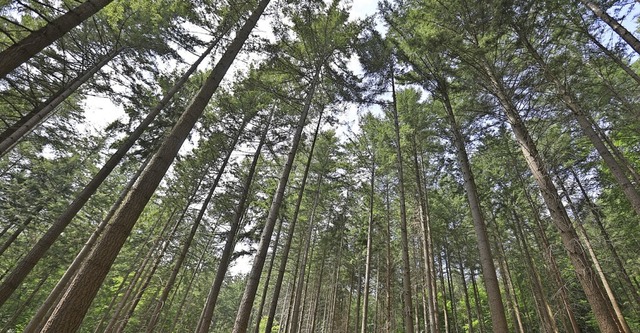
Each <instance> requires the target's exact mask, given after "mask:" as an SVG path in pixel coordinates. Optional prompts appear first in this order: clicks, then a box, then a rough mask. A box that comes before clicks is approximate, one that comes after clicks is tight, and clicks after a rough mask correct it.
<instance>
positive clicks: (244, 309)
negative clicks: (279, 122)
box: [233, 66, 321, 333]
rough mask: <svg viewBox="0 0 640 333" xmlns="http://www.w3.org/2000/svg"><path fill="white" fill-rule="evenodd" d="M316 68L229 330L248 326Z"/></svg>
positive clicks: (314, 83)
mask: <svg viewBox="0 0 640 333" xmlns="http://www.w3.org/2000/svg"><path fill="white" fill-rule="evenodd" d="M320 70H321V66H318V68H316V72H315V73H314V77H313V79H312V81H311V86H310V87H309V91H308V92H307V96H306V97H305V102H304V106H303V108H302V113H301V115H300V118H299V120H298V124H297V127H296V131H295V134H294V135H293V138H292V144H291V149H290V150H289V154H288V156H287V161H286V163H285V165H284V167H283V170H282V174H281V175H280V180H279V181H278V188H277V190H276V193H275V195H274V196H273V201H272V202H271V207H270V208H269V214H268V216H267V221H266V222H265V225H264V228H263V229H262V235H261V236H260V243H259V245H258V253H256V256H255V258H254V260H253V265H252V266H251V271H250V272H249V277H248V280H247V285H246V286H245V290H244V293H243V295H242V300H241V301H240V307H239V309H238V313H237V314H236V320H235V324H234V325H233V333H244V332H246V331H247V328H248V326H249V317H250V316H251V309H252V308H253V301H254V299H255V297H256V292H257V290H258V284H259V283H260V275H261V274H262V268H263V267H264V262H265V261H266V256H267V250H268V249H269V243H271V236H272V234H273V229H274V227H275V223H276V219H277V218H278V212H279V211H280V206H281V205H282V201H283V199H284V192H285V189H286V187H287V183H288V181H289V174H290V173H291V168H292V167H293V161H294V158H295V155H296V152H297V151H298V146H299V145H300V138H301V136H302V130H303V129H304V125H305V123H306V119H307V115H308V114H309V109H310V108H311V101H312V100H313V95H314V92H315V89H316V86H317V84H318V81H319V80H320Z"/></svg>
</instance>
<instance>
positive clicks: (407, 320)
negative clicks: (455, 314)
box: [391, 72, 414, 333]
mask: <svg viewBox="0 0 640 333" xmlns="http://www.w3.org/2000/svg"><path fill="white" fill-rule="evenodd" d="M395 86H396V84H395V73H393V72H392V73H391V98H392V99H393V102H392V106H391V112H392V113H393V124H394V131H395V133H394V135H395V141H396V142H395V143H396V166H397V168H398V192H399V199H400V243H401V246H402V250H401V253H402V268H403V269H402V306H403V313H404V326H405V330H406V332H407V333H413V332H414V327H413V313H412V312H413V301H412V297H411V294H412V293H411V265H410V261H409V241H408V239H407V206H406V203H405V190H404V172H403V161H402V147H401V146H400V144H401V143H400V122H399V120H398V103H397V101H396V88H395Z"/></svg>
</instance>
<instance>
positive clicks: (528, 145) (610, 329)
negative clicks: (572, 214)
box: [484, 64, 618, 333]
mask: <svg viewBox="0 0 640 333" xmlns="http://www.w3.org/2000/svg"><path fill="white" fill-rule="evenodd" d="M484 66H485V68H484V69H485V74H486V76H487V77H488V78H489V79H490V86H491V89H492V92H493V93H494V94H495V96H496V97H497V99H498V101H499V102H500V104H501V105H502V108H503V110H504V112H505V114H506V116H507V120H508V122H509V124H510V125H511V128H512V130H513V132H514V135H515V137H516V140H517V142H518V144H519V145H520V148H521V150H522V153H523V155H524V158H525V160H526V162H527V165H528V166H529V170H531V173H532V175H533V177H534V179H535V180H536V182H537V184H538V186H539V188H540V191H541V193H542V198H543V199H544V202H545V204H546V205H547V208H548V209H549V213H550V215H551V218H552V220H553V222H554V224H555V226H556V228H557V229H558V231H559V233H560V237H561V239H562V243H563V244H564V247H565V250H566V251H567V254H568V255H569V259H570V260H571V262H572V264H573V266H574V270H575V272H576V275H577V277H578V280H579V281H580V284H581V286H582V288H583V289H584V291H585V295H586V297H587V300H588V302H589V304H590V305H591V308H592V310H593V313H594V315H595V317H596V320H597V322H598V326H599V327H600V330H601V331H602V332H603V333H614V332H618V329H617V324H616V322H617V321H616V319H615V316H614V315H613V313H612V312H611V311H610V308H611V304H610V303H608V301H607V299H605V298H604V297H603V295H604V292H603V289H602V285H601V284H600V283H599V281H598V279H597V276H596V274H595V272H594V271H593V268H592V267H591V263H590V262H589V260H588V258H587V256H586V254H585V253H584V251H583V249H582V247H581V246H580V245H579V239H578V235H577V233H576V230H575V229H574V228H573V226H572V225H571V220H570V219H569V216H568V215H567V212H566V210H565V208H564V206H563V205H562V201H561V200H560V196H559V195H558V190H557V189H556V187H555V185H554V184H553V182H552V181H551V178H550V176H549V172H548V171H547V168H546V166H545V165H544V163H543V161H542V157H541V156H540V154H539V153H538V148H537V147H536V145H535V142H534V141H533V138H532V137H531V135H530V134H529V132H528V130H527V128H526V127H525V125H524V123H523V122H522V119H521V118H520V115H519V114H518V111H517V110H516V108H515V106H514V105H513V104H512V101H511V99H510V98H509V97H508V95H507V94H506V90H505V88H504V87H503V85H502V81H501V79H498V78H497V76H496V74H495V73H494V71H493V70H492V69H491V68H490V66H489V65H487V64H484Z"/></svg>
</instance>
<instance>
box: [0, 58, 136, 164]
mask: <svg viewBox="0 0 640 333" xmlns="http://www.w3.org/2000/svg"><path fill="white" fill-rule="evenodd" d="M122 50H124V48H123V47H120V48H118V49H115V50H113V51H111V52H109V53H108V54H106V55H105V56H104V58H102V59H101V60H100V61H99V62H97V63H96V64H94V65H93V66H91V68H89V69H87V70H86V71H85V72H83V73H80V74H79V75H78V76H77V77H76V78H74V79H73V80H71V81H70V82H69V83H67V85H65V86H64V87H62V88H61V89H60V90H59V91H57V92H56V93H55V94H54V95H53V96H51V97H50V98H49V99H47V100H46V101H45V102H44V103H42V104H41V105H40V106H38V107H36V108H35V109H33V110H32V111H31V112H29V113H28V114H26V115H24V116H23V117H21V118H20V119H19V120H18V121H17V122H15V123H14V124H12V125H11V126H9V127H8V128H7V129H5V130H4V131H3V132H2V134H0V157H1V156H4V155H5V154H6V153H7V152H8V151H9V150H11V149H12V148H13V147H14V146H15V145H16V144H17V143H18V142H19V141H20V140H21V139H22V138H24V136H25V135H27V134H29V133H30V132H31V131H33V130H34V129H35V128H36V127H38V126H39V125H40V124H42V123H43V122H44V121H46V120H47V119H48V118H49V117H50V116H51V115H52V114H53V112H54V111H55V110H56V108H57V107H58V106H59V105H60V104H62V102H64V101H65V100H66V99H67V98H68V97H69V96H71V94H73V93H74V92H75V91H76V90H77V89H78V88H79V87H80V86H81V85H82V84H84V83H85V82H87V81H88V80H89V79H90V78H92V77H93V75H94V74H95V73H97V72H98V71H99V70H100V69H101V68H102V67H104V66H105V65H106V64H107V63H109V62H110V61H111V60H112V59H113V58H115V57H116V56H117V55H118V54H120V52H122Z"/></svg>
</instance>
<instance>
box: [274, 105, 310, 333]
mask: <svg viewBox="0 0 640 333" xmlns="http://www.w3.org/2000/svg"><path fill="white" fill-rule="evenodd" d="M321 123H322V114H321V115H320V116H319V117H318V123H317V125H316V129H315V131H314V134H313V140H312V141H311V148H309V156H308V157H307V163H306V164H305V166H304V171H303V173H302V180H301V182H300V189H299V190H298V198H297V200H296V206H295V208H294V210H293V217H292V218H291V224H290V225H289V230H288V235H287V240H286V241H285V243H284V247H283V248H282V257H281V258H280V266H278V276H277V277H276V283H275V285H274V287H273V288H274V289H273V295H272V296H271V304H270V306H269V315H268V316H267V323H266V325H265V332H271V329H272V327H273V321H274V319H275V315H276V308H277V307H278V299H279V298H280V291H281V289H282V280H283V279H284V273H285V271H286V268H287V261H288V260H289V252H290V251H291V242H292V241H293V237H294V236H295V229H296V224H297V223H298V214H299V213H300V205H301V204H302V199H303V197H304V190H305V187H306V185H307V177H308V176H309V168H310V167H311V161H312V160H313V151H314V150H315V147H316V142H317V140H318V132H319V131H320V124H321Z"/></svg>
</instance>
